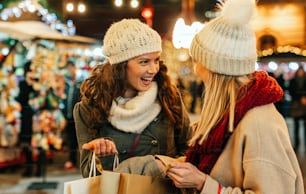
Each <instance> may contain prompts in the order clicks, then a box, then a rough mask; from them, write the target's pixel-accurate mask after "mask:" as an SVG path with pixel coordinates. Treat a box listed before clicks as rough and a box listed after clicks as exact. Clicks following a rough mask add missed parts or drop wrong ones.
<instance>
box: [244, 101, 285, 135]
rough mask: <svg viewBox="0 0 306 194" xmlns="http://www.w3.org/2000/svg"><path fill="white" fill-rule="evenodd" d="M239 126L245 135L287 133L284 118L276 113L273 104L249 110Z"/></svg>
mask: <svg viewBox="0 0 306 194" xmlns="http://www.w3.org/2000/svg"><path fill="white" fill-rule="evenodd" d="M239 125H240V126H241V129H244V131H245V133H265V134H267V133H278V132H280V131H284V130H285V131H286V132H287V131H288V128H287V124H286V121H285V119H284V117H283V116H282V115H281V114H280V113H279V112H278V111H277V109H276V107H275V105H274V104H273V103H271V104H267V105H263V106H258V107H255V108H253V109H251V110H249V111H248V112H247V113H246V114H245V116H244V117H243V118H242V120H241V121H240V123H239ZM248 129H251V130H248ZM267 129H269V130H267Z"/></svg>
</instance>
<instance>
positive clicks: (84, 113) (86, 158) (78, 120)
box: [73, 102, 93, 177]
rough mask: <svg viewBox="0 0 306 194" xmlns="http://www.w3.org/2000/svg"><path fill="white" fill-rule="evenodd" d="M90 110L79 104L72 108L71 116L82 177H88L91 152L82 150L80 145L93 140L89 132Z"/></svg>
mask: <svg viewBox="0 0 306 194" xmlns="http://www.w3.org/2000/svg"><path fill="white" fill-rule="evenodd" d="M89 111H90V109H89V107H88V106H86V105H85V104H84V103H82V102H79V103H77V104H76V105H75V106H74V110H73V116H74V120H75V129H76V134H77V140H78V145H79V152H80V170H81V173H82V176H83V177H88V175H89V171H90V162H91V157H92V151H88V150H83V149H82V145H83V144H85V143H87V142H89V141H91V140H93V135H91V133H90V131H89V122H90V120H89V113H90V112H89Z"/></svg>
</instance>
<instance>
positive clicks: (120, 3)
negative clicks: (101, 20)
mask: <svg viewBox="0 0 306 194" xmlns="http://www.w3.org/2000/svg"><path fill="white" fill-rule="evenodd" d="M114 4H115V6H116V7H121V6H122V4H123V2H122V0H115V1H114Z"/></svg>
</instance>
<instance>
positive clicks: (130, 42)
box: [102, 19, 162, 64]
mask: <svg viewBox="0 0 306 194" xmlns="http://www.w3.org/2000/svg"><path fill="white" fill-rule="evenodd" d="M103 44H104V45H103V48H102V50H103V54H104V55H105V56H106V58H107V59H108V60H109V62H110V63H111V64H116V63H120V62H123V61H127V60H129V59H131V58H134V57H137V56H139V55H143V54H147V53H151V52H157V51H159V52H161V51H162V44H161V37H160V35H159V34H158V33H157V32H156V31H155V30H153V29H152V28H150V27H149V26H148V25H146V24H145V23H142V22H141V21H140V20H138V19H122V20H121V21H119V22H116V23H114V24H112V25H111V26H110V28H109V29H108V30H107V31H106V34H105V36H104V40H103Z"/></svg>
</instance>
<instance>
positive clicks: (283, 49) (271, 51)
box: [258, 45, 306, 57]
mask: <svg viewBox="0 0 306 194" xmlns="http://www.w3.org/2000/svg"><path fill="white" fill-rule="evenodd" d="M280 53H293V54H295V55H298V56H303V57H306V49H302V48H299V47H294V46H289V45H287V46H279V47H277V48H269V49H265V50H262V51H258V57H267V56H271V55H273V54H280Z"/></svg>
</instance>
